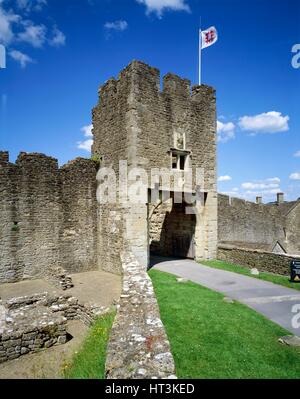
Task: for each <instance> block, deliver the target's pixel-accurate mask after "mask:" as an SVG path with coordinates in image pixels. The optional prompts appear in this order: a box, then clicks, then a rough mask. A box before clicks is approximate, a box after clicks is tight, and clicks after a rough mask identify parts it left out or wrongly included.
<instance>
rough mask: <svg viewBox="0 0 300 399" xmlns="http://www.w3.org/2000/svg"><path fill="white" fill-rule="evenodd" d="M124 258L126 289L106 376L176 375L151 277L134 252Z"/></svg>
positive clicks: (145, 377)
mask: <svg viewBox="0 0 300 399" xmlns="http://www.w3.org/2000/svg"><path fill="white" fill-rule="evenodd" d="M121 259H122V268H123V289H122V295H121V298H120V302H119V306H118V312H117V315H116V318H115V320H114V324H113V327H112V331H111V334H110V339H109V343H108V347H107V355H106V364H105V370H106V378H108V379H119V378H121V379H153V378H176V376H175V364H174V359H173V356H172V354H171V350H170V343H169V341H168V338H167V334H166V331H165V329H164V326H163V324H162V321H161V319H160V313H159V307H158V304H157V300H156V298H155V293H154V289H153V285H152V282H151V279H150V277H149V276H148V273H147V272H146V270H145V267H144V265H142V264H140V263H139V262H138V261H137V259H136V258H135V257H134V256H133V255H132V254H131V253H129V252H126V253H124V254H121ZM128 315H130V317H128Z"/></svg>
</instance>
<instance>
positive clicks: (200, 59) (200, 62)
mask: <svg viewBox="0 0 300 399" xmlns="http://www.w3.org/2000/svg"><path fill="white" fill-rule="evenodd" d="M201 38H202V35H201V17H200V27H199V86H200V85H201V72H202V71H201V69H202V68H201V67H202V65H201V64H202V40H201Z"/></svg>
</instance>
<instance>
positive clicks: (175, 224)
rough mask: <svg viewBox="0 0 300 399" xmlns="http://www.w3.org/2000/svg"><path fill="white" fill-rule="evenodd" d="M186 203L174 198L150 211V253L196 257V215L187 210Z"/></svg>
mask: <svg viewBox="0 0 300 399" xmlns="http://www.w3.org/2000/svg"><path fill="white" fill-rule="evenodd" d="M186 207H187V204H186V203H184V202H183V203H180V204H178V203H174V201H173V200H172V199H170V200H168V201H166V202H162V203H160V204H158V205H157V206H156V207H153V208H152V210H151V212H150V213H149V251H150V254H153V255H160V256H173V257H182V258H191V259H194V258H195V255H196V254H195V230H196V215H194V214H189V213H188V212H186Z"/></svg>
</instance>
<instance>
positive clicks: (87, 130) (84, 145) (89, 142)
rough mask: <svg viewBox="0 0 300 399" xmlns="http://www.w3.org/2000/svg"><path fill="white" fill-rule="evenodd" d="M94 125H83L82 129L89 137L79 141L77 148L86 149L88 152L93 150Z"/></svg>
mask: <svg viewBox="0 0 300 399" xmlns="http://www.w3.org/2000/svg"><path fill="white" fill-rule="evenodd" d="M92 129H93V125H87V126H83V127H82V128H81V129H80V130H81V131H82V133H83V134H84V137H87V139H86V140H83V141H78V142H77V148H79V149H80V150H84V151H87V152H91V147H92V145H93V133H92Z"/></svg>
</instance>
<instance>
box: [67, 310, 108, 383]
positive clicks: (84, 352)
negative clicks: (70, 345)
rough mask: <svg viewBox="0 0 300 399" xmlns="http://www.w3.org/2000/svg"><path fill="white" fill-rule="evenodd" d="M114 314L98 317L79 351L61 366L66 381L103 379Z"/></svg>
mask: <svg viewBox="0 0 300 399" xmlns="http://www.w3.org/2000/svg"><path fill="white" fill-rule="evenodd" d="M114 318H115V312H111V313H108V314H106V315H104V316H102V317H99V318H98V319H97V320H96V321H95V323H94V324H93V326H92V327H91V329H90V331H89V334H88V336H87V338H86V339H85V341H84V343H83V345H82V347H81V349H80V350H79V351H78V353H76V354H75V355H74V357H73V359H72V361H71V362H70V363H66V364H65V365H64V366H63V374H64V377H65V378H68V379H104V378H105V359H106V348H107V343H108V339H109V334H110V330H111V327H112V324H113V321H114Z"/></svg>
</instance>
